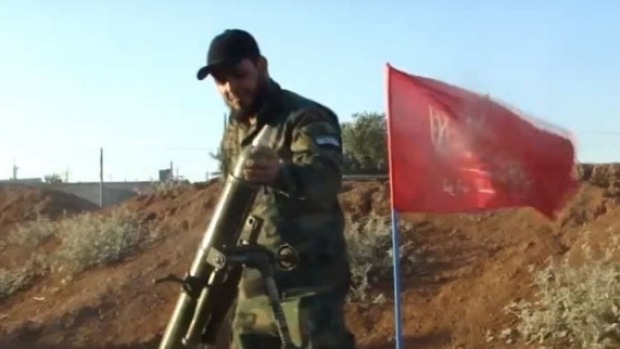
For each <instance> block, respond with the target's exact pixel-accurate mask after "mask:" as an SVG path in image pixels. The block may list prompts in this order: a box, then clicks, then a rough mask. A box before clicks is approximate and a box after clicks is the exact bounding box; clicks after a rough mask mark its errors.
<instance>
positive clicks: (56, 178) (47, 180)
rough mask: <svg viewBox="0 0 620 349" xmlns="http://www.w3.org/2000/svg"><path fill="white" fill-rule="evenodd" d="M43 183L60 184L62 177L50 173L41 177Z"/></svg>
mask: <svg viewBox="0 0 620 349" xmlns="http://www.w3.org/2000/svg"><path fill="white" fill-rule="evenodd" d="M43 180H44V181H45V183H62V177H61V176H60V174H58V173H52V174H48V175H45V176H44V177H43Z"/></svg>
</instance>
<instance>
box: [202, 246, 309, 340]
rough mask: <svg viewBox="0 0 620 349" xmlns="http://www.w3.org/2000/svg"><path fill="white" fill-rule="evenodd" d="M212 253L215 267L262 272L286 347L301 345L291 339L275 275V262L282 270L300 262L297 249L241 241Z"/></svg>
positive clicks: (212, 250) (280, 335)
mask: <svg viewBox="0 0 620 349" xmlns="http://www.w3.org/2000/svg"><path fill="white" fill-rule="evenodd" d="M210 252H211V253H209V255H210V258H208V259H209V263H211V264H212V265H213V266H214V267H215V268H218V269H221V268H224V267H226V266H227V265H228V266H238V265H244V266H246V267H248V268H253V269H256V270H258V271H259V272H260V273H261V276H262V278H263V280H264V282H265V293H266V294H267V297H268V298H269V303H270V305H271V309H272V310H273V314H274V316H275V319H276V327H277V329H278V335H279V337H280V341H281V343H282V349H297V347H296V346H295V345H294V344H293V340H292V339H291V333H290V330H289V326H288V323H287V321H286V317H285V315H284V309H283V308H282V304H281V303H280V295H279V292H278V287H277V285H276V282H275V279H274V277H273V266H274V265H277V266H278V268H279V269H282V270H292V269H295V268H296V267H297V264H298V263H299V256H298V255H297V253H296V251H295V249H293V248H292V247H291V246H290V245H283V246H281V247H280V248H279V249H278V251H277V253H275V254H274V253H272V252H271V251H269V250H267V249H266V248H264V247H262V246H259V245H247V244H246V245H239V246H236V247H233V248H229V249H225V250H222V251H215V250H214V249H213V248H212V249H211V251H210Z"/></svg>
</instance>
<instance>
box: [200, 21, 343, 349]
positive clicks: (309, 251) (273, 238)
mask: <svg viewBox="0 0 620 349" xmlns="http://www.w3.org/2000/svg"><path fill="white" fill-rule="evenodd" d="M267 68H268V64H267V59H266V58H265V57H264V56H263V55H262V54H261V52H260V50H259V47H258V45H257V43H256V41H255V39H254V38H253V37H252V35H251V34H249V33H247V32H245V31H242V30H238V29H232V30H226V31H224V32H223V33H221V34H220V35H218V36H216V37H215V38H214V39H213V41H212V42H211V45H210V47H209V51H208V54H207V65H206V66H204V67H202V68H201V69H200V70H199V71H198V74H197V78H198V79H199V80H203V79H205V78H206V77H207V76H211V77H212V78H213V79H214V81H215V84H216V86H217V89H218V91H219V93H220V94H221V95H222V97H223V99H224V101H225V103H226V104H227V105H228V107H229V109H230V117H229V123H228V126H227V129H226V131H225V133H224V137H223V138H222V149H223V151H224V154H225V160H224V161H225V163H224V165H225V166H224V167H225V169H227V171H231V169H232V168H233V166H235V163H236V161H237V157H238V155H239V153H240V152H241V150H242V149H243V148H244V147H246V146H248V145H249V144H251V142H252V139H253V137H254V136H255V135H256V134H257V133H258V132H259V131H260V129H261V128H262V127H263V126H264V125H269V126H270V127H271V128H272V129H273V130H274V131H275V132H273V134H274V136H273V137H271V138H270V148H259V149H256V151H254V152H253V153H252V156H251V158H250V160H249V161H248V162H247V163H246V164H245V170H244V179H246V180H248V181H251V182H254V183H258V184H261V185H262V187H263V189H264V190H262V191H261V192H260V194H259V198H258V199H257V203H256V204H255V206H254V208H253V210H252V212H251V215H250V222H252V223H251V225H252V227H253V228H254V229H253V230H252V229H248V230H247V231H245V232H244V233H243V234H242V239H244V240H246V241H249V242H253V243H257V244H260V245H262V246H265V247H267V248H268V249H270V250H271V251H274V252H275V251H277V250H278V248H280V247H281V246H283V245H288V246H291V247H292V248H293V249H294V250H295V251H296V253H297V255H298V256H299V260H300V261H299V264H298V266H297V267H296V268H295V269H293V270H288V271H287V270H278V271H276V274H275V280H276V284H277V286H278V288H279V290H280V292H281V297H282V300H281V303H282V305H283V308H284V310H285V315H286V319H287V322H288V325H289V329H290V332H291V337H292V340H293V342H294V344H295V345H296V346H298V347H299V348H302V349H305V348H308V349H310V348H312V349H328V348H334V349H336V348H339V349H353V348H354V347H355V343H354V336H353V335H352V334H351V333H350V332H349V331H348V329H347V327H346V325H345V320H344V310H343V308H344V302H345V296H346V293H347V292H348V290H349V280H350V278H349V277H350V270H349V268H350V266H349V260H348V256H347V249H346V243H345V239H344V218H343V213H342V209H341V207H340V205H339V203H338V200H337V195H338V193H339V190H340V187H341V182H342V157H343V154H342V146H341V131H340V124H339V120H338V118H337V116H336V115H335V114H334V113H333V112H332V111H331V110H330V109H328V108H326V107H325V106H322V105H320V104H319V103H317V102H315V101H312V100H310V99H307V98H305V97H302V96H300V95H298V94H295V93H293V92H291V91H288V90H285V89H283V88H281V87H280V86H279V85H278V83H276V82H275V81H274V80H273V79H271V78H270V76H269V72H268V69H267ZM232 347H233V348H235V349H254V348H256V349H259V348H260V349H269V348H273V349H277V348H280V341H279V337H278V331H277V328H276V323H275V319H274V315H273V312H272V311H271V308H270V306H269V302H268V299H267V297H266V295H265V292H264V289H263V283H262V280H261V278H260V275H259V274H258V272H257V271H255V270H252V269H246V270H244V272H243V278H242V281H241V283H240V285H239V294H238V298H237V307H236V309H235V316H234V319H233V324H232Z"/></svg>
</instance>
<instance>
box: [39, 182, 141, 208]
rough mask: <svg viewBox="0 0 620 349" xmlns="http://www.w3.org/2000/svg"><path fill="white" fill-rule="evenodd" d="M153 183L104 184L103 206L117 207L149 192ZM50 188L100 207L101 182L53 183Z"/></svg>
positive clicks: (49, 185)
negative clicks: (142, 193)
mask: <svg viewBox="0 0 620 349" xmlns="http://www.w3.org/2000/svg"><path fill="white" fill-rule="evenodd" d="M152 185H153V183H152V182H107V183H106V182H104V183H103V190H102V194H103V195H102V201H103V206H104V207H105V206H111V205H116V204H118V203H120V202H122V201H125V200H127V199H130V198H132V197H134V196H136V195H138V194H140V193H141V192H145V191H148V190H149V189H150V188H151V187H152ZM48 188H50V189H54V190H58V191H62V192H65V193H70V194H73V195H76V196H79V197H81V198H83V199H86V200H88V201H91V202H93V203H95V204H97V205H99V196H100V188H99V182H82V183H53V184H48Z"/></svg>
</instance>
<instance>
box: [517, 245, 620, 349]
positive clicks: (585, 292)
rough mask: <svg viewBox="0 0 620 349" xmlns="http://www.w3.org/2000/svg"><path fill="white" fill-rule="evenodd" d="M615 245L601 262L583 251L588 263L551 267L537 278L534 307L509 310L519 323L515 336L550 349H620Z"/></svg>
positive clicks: (586, 248)
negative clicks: (554, 348) (568, 348)
mask: <svg viewBox="0 0 620 349" xmlns="http://www.w3.org/2000/svg"><path fill="white" fill-rule="evenodd" d="M619 241H620V237H618V236H616V237H614V238H613V239H612V243H610V244H608V245H607V246H606V249H605V250H604V251H603V254H602V256H601V257H600V258H597V257H595V256H594V254H593V253H592V248H591V245H590V244H584V245H583V246H582V248H583V251H584V254H585V257H586V259H585V263H583V264H582V265H579V266H574V265H570V264H569V262H568V259H564V260H562V261H560V262H555V263H554V262H550V263H549V265H548V267H546V268H545V269H543V270H540V271H537V272H535V273H534V280H535V285H536V287H537V291H538V292H537V295H536V300H535V301H520V302H516V303H514V304H511V305H510V306H509V307H508V309H507V311H508V312H509V313H511V314H514V315H515V316H516V317H517V319H518V321H519V322H518V326H517V328H515V329H514V330H515V331H514V332H515V334H518V335H520V336H522V337H523V338H524V339H525V340H527V341H528V342H530V343H538V344H540V345H544V346H546V347H551V348H553V347H556V346H557V347H561V348H566V347H567V345H570V346H571V347H572V348H580V349H586V348H587V349H607V348H618V347H620V282H619V281H620V262H618V260H617V258H615V257H617V253H618V242H619Z"/></svg>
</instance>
